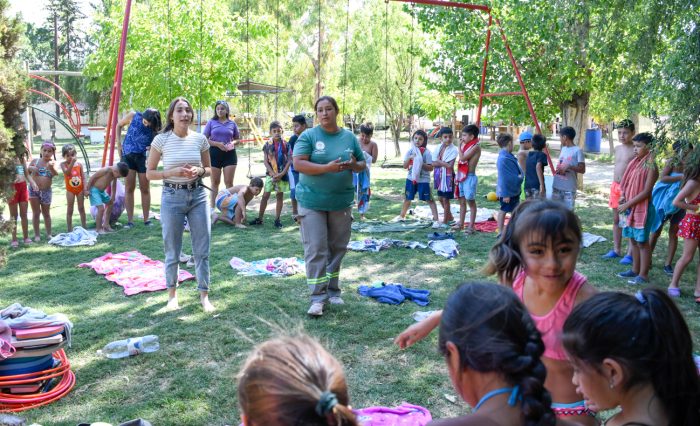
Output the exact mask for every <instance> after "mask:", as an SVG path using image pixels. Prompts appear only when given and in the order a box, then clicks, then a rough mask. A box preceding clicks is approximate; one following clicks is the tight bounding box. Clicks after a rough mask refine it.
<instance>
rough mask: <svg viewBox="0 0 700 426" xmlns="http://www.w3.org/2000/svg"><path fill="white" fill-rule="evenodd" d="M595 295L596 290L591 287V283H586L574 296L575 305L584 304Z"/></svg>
mask: <svg viewBox="0 0 700 426" xmlns="http://www.w3.org/2000/svg"><path fill="white" fill-rule="evenodd" d="M596 294H598V289H596V288H595V287H593V285H592V284H591V283H589V282H586V283H585V284H584V285H583V286H581V288H580V289H579V291H578V293H577V294H576V305H578V304H580V303H582V302H585V301H586V300H588V299H590V298H591V297H593V296H595V295H596Z"/></svg>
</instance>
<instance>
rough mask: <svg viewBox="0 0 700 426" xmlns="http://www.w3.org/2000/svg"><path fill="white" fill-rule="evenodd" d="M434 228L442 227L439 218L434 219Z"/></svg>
mask: <svg viewBox="0 0 700 426" xmlns="http://www.w3.org/2000/svg"><path fill="white" fill-rule="evenodd" d="M431 228H433V229H440V222H438V221H437V220H435V221H433V226H431Z"/></svg>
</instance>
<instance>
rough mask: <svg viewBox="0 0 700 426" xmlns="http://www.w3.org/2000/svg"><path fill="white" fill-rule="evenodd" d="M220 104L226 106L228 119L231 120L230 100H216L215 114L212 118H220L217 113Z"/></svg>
mask: <svg viewBox="0 0 700 426" xmlns="http://www.w3.org/2000/svg"><path fill="white" fill-rule="evenodd" d="M219 105H223V106H224V108H226V119H227V120H230V119H231V108H230V107H229V106H228V102H226V101H216V103H215V104H214V116H213V117H212V118H211V119H212V120H218V119H219V116H218V115H216V107H218V106H219Z"/></svg>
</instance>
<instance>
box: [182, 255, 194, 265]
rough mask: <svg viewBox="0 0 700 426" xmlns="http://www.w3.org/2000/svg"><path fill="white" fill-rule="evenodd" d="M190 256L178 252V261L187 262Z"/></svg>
mask: <svg viewBox="0 0 700 426" xmlns="http://www.w3.org/2000/svg"><path fill="white" fill-rule="evenodd" d="M191 258H192V256H190V255H189V254H185V253H180V263H187V262H189V261H190V259H191Z"/></svg>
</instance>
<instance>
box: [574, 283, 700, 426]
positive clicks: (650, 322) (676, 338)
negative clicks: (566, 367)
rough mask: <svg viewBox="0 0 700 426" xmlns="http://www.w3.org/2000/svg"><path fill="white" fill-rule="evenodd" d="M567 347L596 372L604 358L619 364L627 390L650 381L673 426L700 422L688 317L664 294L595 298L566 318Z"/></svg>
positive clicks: (699, 381)
mask: <svg viewBox="0 0 700 426" xmlns="http://www.w3.org/2000/svg"><path fill="white" fill-rule="evenodd" d="M562 343H563V345H564V349H566V352H567V353H568V354H569V355H570V356H571V357H572V358H573V360H574V361H575V362H582V363H584V364H586V365H588V366H591V367H592V368H594V369H596V368H598V367H599V366H600V365H601V363H602V362H603V360H604V359H605V358H611V359H614V360H615V361H617V362H619V363H620V364H621V365H622V366H623V368H624V369H625V378H626V379H627V380H626V382H625V383H623V384H622V386H623V389H624V390H628V389H630V388H632V387H634V386H635V385H638V384H644V383H651V384H652V386H653V387H654V392H655V394H656V397H657V398H659V399H660V400H661V402H662V404H663V406H664V410H665V412H666V414H668V416H669V417H670V423H669V424H670V425H674V426H691V425H693V426H695V425H698V424H700V379H699V378H698V371H697V367H696V366H695V362H694V361H693V340H692V338H691V336H690V330H688V325H687V324H686V322H685V320H684V319H683V315H681V313H680V311H679V310H678V308H677V307H676V305H675V303H674V302H673V301H672V300H671V299H670V298H669V297H668V296H667V295H666V293H665V292H664V291H662V290H660V289H656V288H648V289H645V290H642V291H640V292H638V293H637V294H636V295H635V296H631V295H628V294H624V293H617V292H605V293H599V294H596V295H595V296H593V297H591V298H590V299H588V300H586V301H585V302H583V303H581V304H580V305H578V306H577V307H576V308H575V309H574V310H573V312H571V314H570V315H569V317H568V318H567V319H566V322H565V323H564V334H563V336H562Z"/></svg>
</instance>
